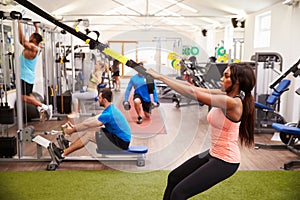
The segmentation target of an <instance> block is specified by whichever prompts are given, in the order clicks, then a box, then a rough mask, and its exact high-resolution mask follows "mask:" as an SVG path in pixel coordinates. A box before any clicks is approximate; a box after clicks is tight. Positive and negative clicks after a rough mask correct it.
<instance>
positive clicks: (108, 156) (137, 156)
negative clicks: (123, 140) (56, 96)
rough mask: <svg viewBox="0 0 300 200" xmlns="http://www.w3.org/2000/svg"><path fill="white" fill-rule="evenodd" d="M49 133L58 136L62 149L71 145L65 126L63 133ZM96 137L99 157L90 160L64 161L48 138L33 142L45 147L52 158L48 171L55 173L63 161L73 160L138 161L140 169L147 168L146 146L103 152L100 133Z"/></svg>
mask: <svg viewBox="0 0 300 200" xmlns="http://www.w3.org/2000/svg"><path fill="white" fill-rule="evenodd" d="M48 133H52V134H57V138H56V140H57V143H58V145H59V148H60V149H62V150H63V149H65V148H68V147H69V145H70V142H69V141H68V140H66V139H65V137H64V131H63V126H62V130H61V131H53V130H52V131H51V132H48ZM95 137H96V144H97V149H96V150H95V151H96V152H97V153H98V154H99V156H96V157H95V158H89V157H81V158H80V157H66V158H64V159H62V158H60V157H58V156H57V155H56V154H55V151H57V150H58V149H55V148H54V147H53V143H52V142H51V141H49V140H47V139H46V138H44V137H42V136H40V135H38V136H35V137H33V138H32V141H33V142H35V143H37V145H38V146H40V147H44V148H46V149H47V150H48V152H49V155H50V157H51V161H50V163H49V164H48V165H47V170H49V171H54V170H56V169H57V168H58V167H59V165H60V164H61V163H62V162H63V161H72V160H74V159H75V160H81V161H83V159H82V158H84V159H86V160H97V161H136V165H137V166H138V167H143V166H145V157H146V153H147V152H148V148H147V147H146V146H129V148H128V149H127V150H101V146H100V132H96V133H95ZM104 142H110V141H109V140H106V141H104Z"/></svg>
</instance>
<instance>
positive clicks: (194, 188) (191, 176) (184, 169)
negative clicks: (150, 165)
mask: <svg viewBox="0 0 300 200" xmlns="http://www.w3.org/2000/svg"><path fill="white" fill-rule="evenodd" d="M238 167H239V163H236V164H235V163H228V162H225V161H223V160H220V159H218V158H215V157H212V156H211V155H210V154H209V151H205V152H203V153H201V154H199V155H196V156H194V157H192V158H190V159H189V160H187V161H186V162H184V163H183V164H182V165H180V166H179V167H177V168H176V169H174V170H173V171H171V172H170V174H169V176H168V184H167V188H166V190H165V193H164V200H169V199H170V200H171V199H172V200H181V199H188V198H190V197H192V196H194V195H197V194H199V193H201V192H203V191H205V190H207V189H209V188H210V187H212V186H214V185H215V184H217V183H219V182H221V181H223V180H225V179H227V178H228V177H230V176H231V175H233V174H234V173H235V172H236V171H237V169H238Z"/></svg>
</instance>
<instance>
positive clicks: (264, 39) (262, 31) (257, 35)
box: [254, 11, 271, 48]
mask: <svg viewBox="0 0 300 200" xmlns="http://www.w3.org/2000/svg"><path fill="white" fill-rule="evenodd" d="M254 30H255V32H254V48H261V47H269V46H270V37H271V11H268V12H265V13H263V14H260V15H258V16H256V17H255V29H254Z"/></svg>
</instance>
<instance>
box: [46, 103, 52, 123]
mask: <svg viewBox="0 0 300 200" xmlns="http://www.w3.org/2000/svg"><path fill="white" fill-rule="evenodd" d="M47 114H48V120H50V119H52V116H53V106H52V105H48V109H47Z"/></svg>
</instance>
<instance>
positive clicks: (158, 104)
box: [151, 102, 160, 109]
mask: <svg viewBox="0 0 300 200" xmlns="http://www.w3.org/2000/svg"><path fill="white" fill-rule="evenodd" d="M159 106H160V103H159V102H157V103H156V104H155V103H152V104H151V109H154V108H158V107H159Z"/></svg>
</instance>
